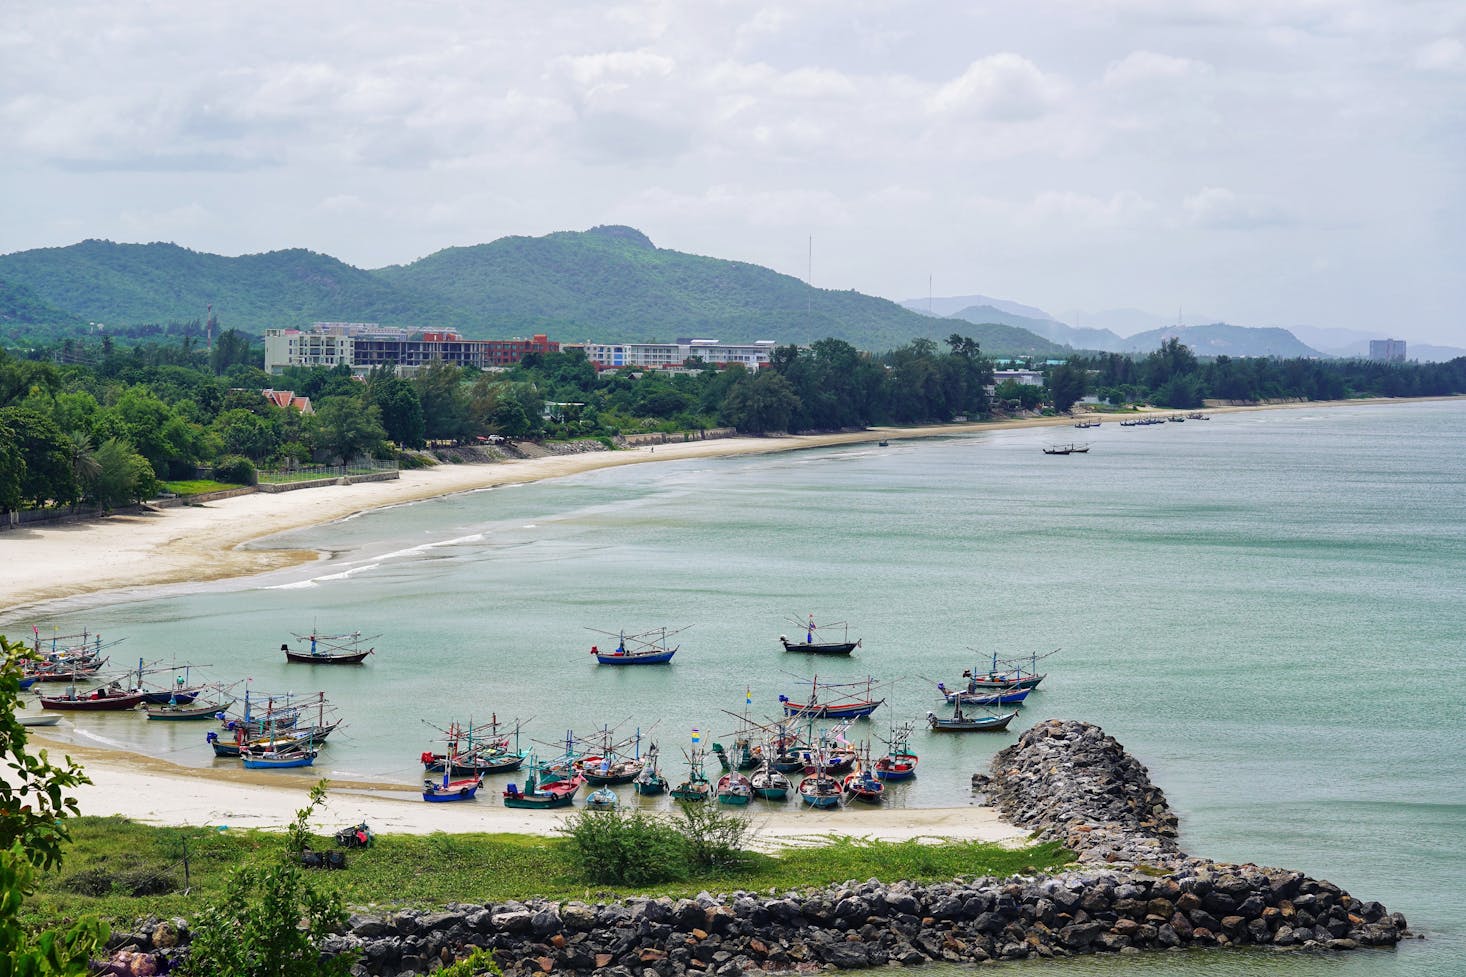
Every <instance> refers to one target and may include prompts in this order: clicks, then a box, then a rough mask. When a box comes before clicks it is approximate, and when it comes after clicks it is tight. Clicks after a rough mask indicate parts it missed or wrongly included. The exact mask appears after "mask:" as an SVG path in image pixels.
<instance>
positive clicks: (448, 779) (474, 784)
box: [422, 723, 484, 804]
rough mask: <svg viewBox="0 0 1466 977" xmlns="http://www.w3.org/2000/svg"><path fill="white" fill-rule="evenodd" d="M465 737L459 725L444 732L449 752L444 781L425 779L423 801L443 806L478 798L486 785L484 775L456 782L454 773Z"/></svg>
mask: <svg viewBox="0 0 1466 977" xmlns="http://www.w3.org/2000/svg"><path fill="white" fill-rule="evenodd" d="M464 735H465V734H464V730H463V728H462V727H460V726H459V725H458V724H457V723H449V724H448V729H447V730H446V731H445V732H444V739H445V741H446V743H447V746H448V752H447V753H446V754H445V756H446V760H445V761H444V763H443V766H442V770H443V776H442V779H431V780H427V779H425V780H424V781H423V782H422V799H423V800H425V801H430V802H432V803H436V804H441V803H446V802H449V801H471V800H473V799H474V798H475V797H477V796H478V789H479V788H480V787H482V786H483V784H484V775H483V774H481V773H477V772H475V773H470V774H469V775H468V776H466V777H459V778H458V779H456V780H455V779H454V777H453V773H452V771H453V770H454V769H455V768H456V767H457V765H458V759H459V757H460V755H461V754H462V751H463V746H464V743H463V738H464Z"/></svg>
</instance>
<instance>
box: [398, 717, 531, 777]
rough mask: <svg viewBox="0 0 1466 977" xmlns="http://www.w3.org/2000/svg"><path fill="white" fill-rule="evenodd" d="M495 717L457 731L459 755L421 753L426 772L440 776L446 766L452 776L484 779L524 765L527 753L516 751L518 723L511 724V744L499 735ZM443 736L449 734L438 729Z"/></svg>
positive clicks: (430, 751)
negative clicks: (481, 777) (512, 731)
mask: <svg viewBox="0 0 1466 977" xmlns="http://www.w3.org/2000/svg"><path fill="white" fill-rule="evenodd" d="M500 725H501V724H500V722H499V717H498V714H493V715H492V717H491V718H490V720H489V722H487V723H484V724H482V725H479V726H473V725H470V726H468V727H467V728H466V729H463V730H461V731H460V743H459V745H460V747H461V750H460V752H459V753H458V754H457V755H456V756H454V757H452V758H451V763H450V757H449V756H448V754H446V753H434V752H433V751H432V750H425V751H423V753H422V755H421V757H420V759H421V760H422V765H423V769H424V770H425V771H426V772H428V773H442V772H443V770H444V767H445V766H448V767H450V768H451V769H449V771H448V772H449V773H451V774H452V775H453V776H455V777H461V776H473V775H479V776H487V775H489V774H496V773H513V772H514V771H516V770H518V769H519V768H520V767H521V766H523V765H524V758H525V757H526V756H527V755H528V754H527V753H526V751H524V750H521V749H519V729H520V726H519V721H518V720H515V723H514V740H513V744H512V745H511V743H510V739H509V736H508V734H507V733H501V732H500V731H499V727H500ZM439 731H440V732H442V733H443V735H444V736H445V737H446V736H447V735H448V731H447V730H445V729H440V730H439Z"/></svg>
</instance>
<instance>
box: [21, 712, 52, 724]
mask: <svg viewBox="0 0 1466 977" xmlns="http://www.w3.org/2000/svg"><path fill="white" fill-rule="evenodd" d="M17 718H18V719H19V720H20V724H21V725H22V726H27V727H30V726H55V725H56V724H57V723H59V722H61V717H60V716H58V715H56V714H55V713H52V714H51V715H49V716H47V715H40V716H18V717H17Z"/></svg>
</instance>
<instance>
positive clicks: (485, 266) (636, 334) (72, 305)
mask: <svg viewBox="0 0 1466 977" xmlns="http://www.w3.org/2000/svg"><path fill="white" fill-rule="evenodd" d="M210 306H212V308H213V312H214V314H215V315H216V316H217V318H218V321H219V325H220V327H221V328H224V329H228V328H239V329H242V330H244V331H246V332H250V333H254V334H260V333H263V331H264V330H265V329H267V328H272V327H301V326H306V325H309V324H310V323H312V322H316V321H351V322H378V323H381V324H383V325H391V326H404V327H408V328H425V329H433V328H449V329H455V330H457V331H459V332H460V333H462V334H463V335H464V336H467V337H469V338H507V337H509V336H527V335H530V334H532V333H537V332H543V333H548V334H549V335H550V336H551V338H553V339H556V340H559V341H561V342H577V341H586V340H591V341H600V342H647V341H656V340H661V341H669V340H672V339H675V338H678V337H697V338H708V339H721V340H724V341H725V342H748V341H753V340H759V339H772V340H774V341H776V342H779V343H795V344H801V345H802V344H808V343H811V342H813V341H815V340H818V339H823V338H826V337H835V338H837V339H843V340H845V341H847V342H849V343H851V344H852V345H854V346H857V347H859V348H861V349H866V350H871V351H875V352H884V351H886V350H890V349H894V348H896V347H898V346H902V345H905V344H906V343H909V342H911V340H912V339H915V338H922V339H931V340H935V341H937V342H941V341H943V340H945V339H946V338H947V337H948V336H950V335H951V334H953V333H960V334H962V335H964V336H971V337H972V338H974V339H976V340H977V341H978V342H979V343H980V344H981V346H982V349H983V350H984V351H985V352H987V353H988V354H990V355H993V356H999V357H1002V356H1061V355H1065V354H1067V353H1069V352H1071V351H1073V350H1097V351H1109V352H1132V351H1137V352H1148V351H1149V350H1151V349H1154V348H1155V347H1156V346H1158V345H1159V344H1160V343H1161V342H1162V341H1163V340H1164V339H1166V338H1169V337H1170V336H1177V337H1179V338H1181V339H1182V341H1183V342H1185V343H1187V345H1189V346H1191V347H1192V348H1193V349H1195V350H1196V351H1197V352H1198V353H1199V354H1202V355H1215V354H1221V353H1226V354H1229V355H1233V356H1267V355H1272V356H1317V355H1321V354H1320V353H1319V350H1320V349H1322V350H1324V352H1333V351H1334V350H1333V349H1329V348H1326V347H1324V346H1322V345H1319V346H1309V345H1306V344H1305V343H1304V342H1300V341H1299V339H1298V338H1297V337H1296V336H1295V335H1294V334H1293V333H1290V332H1288V331H1287V330H1284V329H1253V328H1246V327H1241V326H1231V325H1226V324H1223V323H1216V324H1213V325H1209V326H1186V327H1176V326H1167V325H1164V323H1161V322H1159V321H1158V317H1154V316H1150V315H1148V314H1147V313H1143V312H1139V311H1138V310H1133V309H1130V310H1118V311H1114V312H1109V313H1080V314H1077V315H1076V317H1075V318H1076V320H1078V321H1080V322H1082V323H1083V324H1082V325H1073V324H1070V323H1066V322H1062V321H1060V320H1058V319H1057V318H1055V317H1054V316H1052V315H1050V314H1049V313H1047V312H1045V311H1044V310H1043V309H1041V308H1038V307H1036V306H1031V305H1023V304H1021V303H1018V302H1012V301H1009V300H1006V299H1000V298H994V297H991V296H986V295H963V296H946V297H940V298H938V297H930V298H926V299H913V300H909V301H907V302H904V303H900V304H898V303H895V302H891V301H889V300H887V299H883V298H878V297H875V296H870V295H863V294H861V293H859V292H855V291H832V290H828V289H818V288H812V287H810V286H809V285H807V284H805V283H804V282H802V281H800V280H799V279H797V278H794V277H792V276H789V275H783V274H780V273H778V272H775V271H773V270H771V269H768V268H764V267H761V266H759V265H754V264H749V263H746V262H740V261H727V260H724V259H720V258H711V257H705V256H702V255H693V254H686V253H684V252H680V251H673V250H670V249H667V248H658V247H656V246H655V245H654V244H653V243H652V242H651V240H650V239H648V238H647V236H646V235H644V234H642V233H641V232H640V231H638V230H636V229H635V228H630V227H622V226H604V227H595V228H591V229H590V230H587V231H562V232H557V233H554V234H547V235H544V236H542V237H506V238H500V239H499V240H496V241H493V242H490V243H488V244H479V245H473V246H471V247H455V248H446V249H444V250H442V251H438V252H435V253H434V254H431V255H428V256H427V257H425V258H422V259H420V260H418V261H414V262H412V263H411V264H406V265H392V266H389V267H386V268H379V269H375V270H366V269H361V268H356V267H353V266H351V265H348V264H346V263H345V262H342V261H340V260H338V259H336V258H333V257H331V256H330V255H324V254H318V253H316V252H313V251H307V250H304V249H299V248H296V249H290V250H283V251H270V252H266V253H263V254H252V255H242V256H240V257H232V258H231V257H225V256H222V255H215V254H207V253H203V252H198V251H191V250H189V249H187V248H183V247H180V246H178V245H176V244H165V243H154V244H116V243H113V242H111V241H99V240H88V241H83V242H81V243H80V244H74V245H70V246H68V247H62V248H38V249H34V250H30V251H18V252H14V253H12V254H6V255H0V341H3V342H4V343H6V344H8V345H23V344H25V343H34V342H54V341H56V340H58V339H61V338H65V337H76V336H84V335H94V334H95V333H97V332H98V331H99V329H107V330H111V331H114V332H115V331H118V330H120V329H123V328H126V327H133V326H142V325H167V324H170V323H177V324H184V323H189V322H197V321H202V320H203V319H204V317H205V316H206V314H207V310H208V308H209V307H210ZM1080 316H1082V319H1080V318H1079V317H1080ZM1124 323H1129V324H1132V325H1135V324H1147V325H1148V328H1146V329H1144V330H1142V331H1139V332H1134V333H1131V334H1128V335H1123V336H1122V335H1121V334H1120V333H1119V332H1117V331H1115V329H1113V328H1110V324H1113V325H1121V324H1124ZM99 324H100V325H99ZM1300 331H1301V328H1300ZM1319 332H1320V334H1324V333H1327V334H1328V338H1329V339H1331V340H1333V339H1342V340H1344V341H1345V342H1347V343H1348V353H1346V354H1345V355H1359V354H1358V352H1357V351H1356V347H1358V344H1359V343H1360V342H1363V343H1364V346H1363V347H1362V349H1367V338H1374V337H1367V338H1364V339H1361V337H1363V336H1364V334H1351V335H1346V336H1339V335H1336V334H1337V333H1344V332H1345V331H1343V330H1335V331H1319ZM1362 349H1361V351H1362ZM1430 349H1433V348H1431V347H1412V348H1411V353H1412V356H1423V355H1424V354H1425V352H1426V350H1430ZM1452 353H1453V355H1456V354H1458V353H1459V351H1452Z"/></svg>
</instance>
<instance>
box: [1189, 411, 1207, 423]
mask: <svg viewBox="0 0 1466 977" xmlns="http://www.w3.org/2000/svg"><path fill="white" fill-rule="evenodd" d="M1186 416H1187V418H1189V419H1190V420H1193V421H1209V420H1211V415H1210V414H1203V413H1202V412H1201V411H1199V410H1198V411H1193V412H1191V413H1190V414H1187V415H1186Z"/></svg>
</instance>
